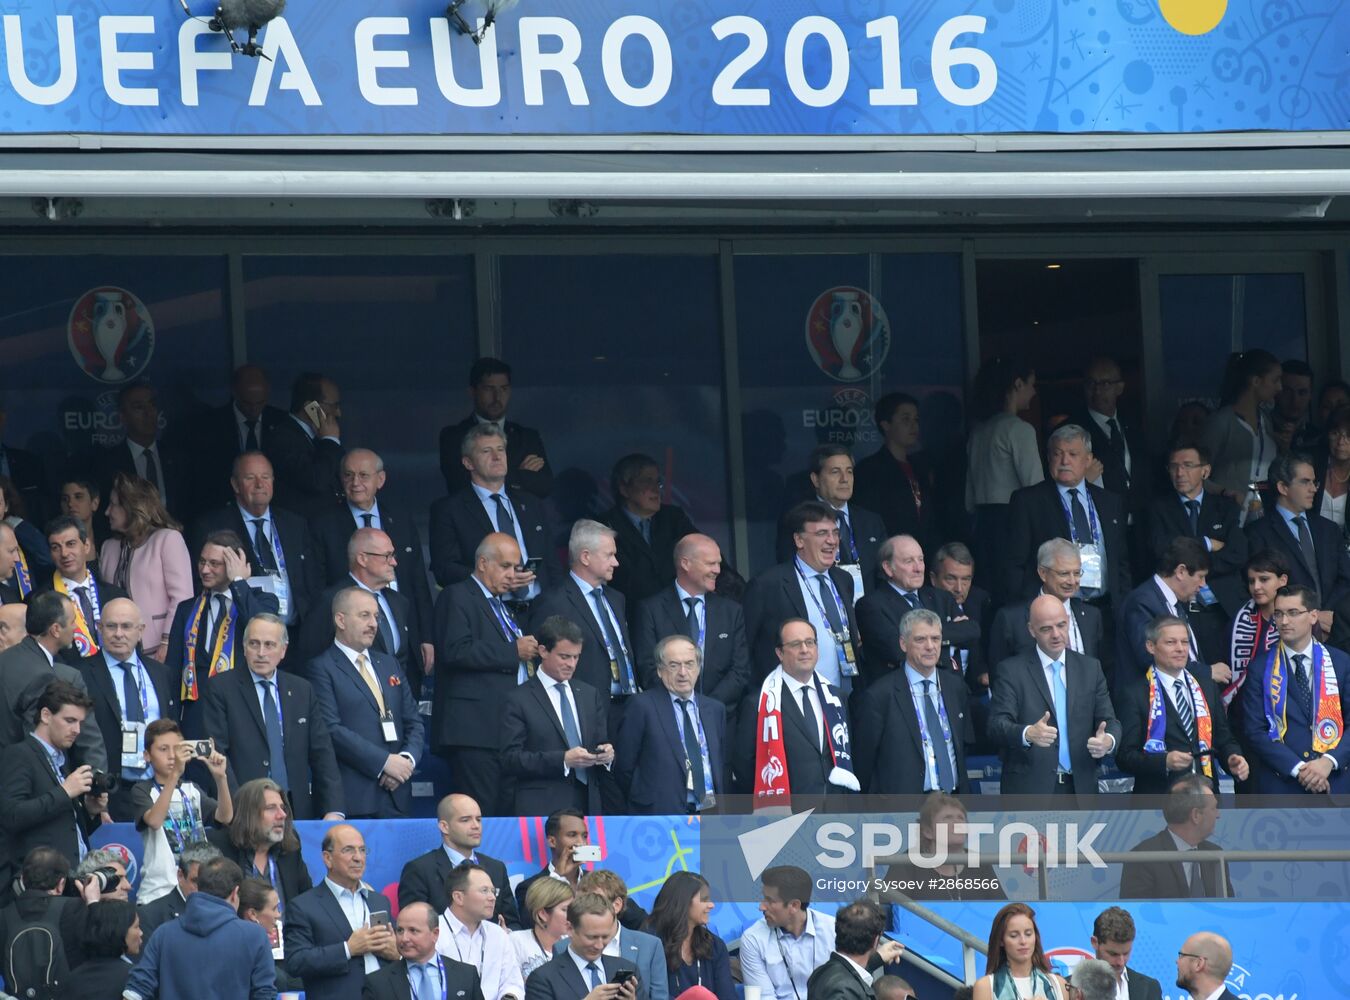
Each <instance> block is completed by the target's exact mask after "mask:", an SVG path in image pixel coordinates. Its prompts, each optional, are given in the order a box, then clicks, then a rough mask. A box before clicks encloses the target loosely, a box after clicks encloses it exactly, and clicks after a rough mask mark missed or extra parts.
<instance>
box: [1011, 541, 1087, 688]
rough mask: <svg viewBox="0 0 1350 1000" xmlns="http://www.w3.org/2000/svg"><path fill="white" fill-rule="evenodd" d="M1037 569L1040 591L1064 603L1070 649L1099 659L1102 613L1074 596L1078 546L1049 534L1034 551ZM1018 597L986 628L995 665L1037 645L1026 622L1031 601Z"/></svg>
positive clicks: (1078, 568) (1079, 576)
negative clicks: (1018, 598) (1050, 536)
mask: <svg viewBox="0 0 1350 1000" xmlns="http://www.w3.org/2000/svg"><path fill="white" fill-rule="evenodd" d="M1036 572H1037V574H1039V576H1040V579H1041V589H1040V593H1038V594H1037V595H1036V596H1037V597H1040V596H1041V595H1043V594H1049V595H1050V596H1051V597H1053V598H1055V599H1056V600H1058V601H1059V602H1060V603H1061V604H1063V605H1064V608H1065V611H1066V613H1067V614H1068V619H1069V647H1068V648H1069V649H1072V650H1073V651H1074V652H1075V653H1082V654H1083V655H1084V656H1090V657H1092V658H1093V659H1096V660H1100V659H1102V655H1103V653H1104V652H1105V650H1103V649H1102V613H1101V612H1100V611H1099V610H1098V609H1097V608H1096V607H1095V606H1094V605H1091V604H1089V603H1087V602H1086V601H1085V600H1083V599H1082V598H1081V597H1077V596H1076V595H1077V593H1078V583H1079V581H1080V580H1081V579H1082V578H1083V564H1082V560H1081V558H1080V556H1079V552H1078V546H1076V545H1074V544H1073V543H1072V542H1070V541H1069V540H1068V539H1066V538H1052V539H1050V540H1049V541H1047V542H1042V543H1041V547H1040V548H1039V549H1038V550H1037V552H1036ZM1034 599H1035V598H1032V599H1029V600H1025V601H1018V602H1017V603H1016V604H1009V605H1007V606H1006V607H1002V608H999V609H998V614H996V615H995V616H994V625H993V628H991V629H990V630H989V663H990V664H991V665H995V666H996V665H997V664H999V663H1002V662H1003V661H1004V660H1006V659H1008V658H1009V657H1011V656H1017V655H1018V654H1019V653H1029V652H1031V650H1032V649H1034V648H1035V646H1036V640H1035V639H1034V638H1033V637H1032V634H1031V630H1030V629H1029V628H1028V627H1027V624H1028V623H1029V622H1030V620H1031V601H1032V600H1034Z"/></svg>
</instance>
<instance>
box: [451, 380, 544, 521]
mask: <svg viewBox="0 0 1350 1000" xmlns="http://www.w3.org/2000/svg"><path fill="white" fill-rule="evenodd" d="M469 401H470V403H471V404H472V406H473V411H472V412H471V413H470V414H469V415H468V416H467V417H465V418H464V419H463V420H461V421H460V422H459V423H457V424H451V425H449V426H447V427H442V428H441V438H440V451H441V475H443V476H444V477H445V490H446V492H447V493H451V494H453V493H455V492H456V491H457V490H460V489H462V488H463V487H465V486H467V485H468V481H469V477H468V475H467V474H466V472H465V470H464V466H463V465H462V464H461V463H460V442H461V441H462V440H463V438H464V435H465V433H466V432H467V431H468V430H469V428H471V427H473V426H474V425H475V424H495V425H496V427H497V429H498V430H499V431H501V432H502V433H503V434H505V435H506V441H507V449H508V450H507V458H508V460H509V463H510V465H509V469H508V472H507V475H506V481H507V483H508V484H509V485H511V486H519V487H520V488H522V489H525V490H528V491H529V492H530V493H533V494H534V495H535V496H537V497H547V496H548V495H549V491H550V490H552V489H553V470H552V469H550V468H549V465H548V454H547V453H546V452H545V451H544V441H543V438H541V437H540V436H539V432H538V431H536V430H534V429H533V428H530V427H522V426H521V425H520V424H517V423H514V422H512V421H510V420H507V419H506V408H507V407H508V406H509V405H510V403H511V366H510V365H508V364H507V363H506V362H505V361H501V360H498V359H497V358H479V359H478V360H477V361H475V362H474V363H473V366H472V367H471V368H470V369H469Z"/></svg>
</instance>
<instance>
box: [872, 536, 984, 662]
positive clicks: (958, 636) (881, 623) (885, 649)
mask: <svg viewBox="0 0 1350 1000" xmlns="http://www.w3.org/2000/svg"><path fill="white" fill-rule="evenodd" d="M879 554H880V556H881V573H882V577H881V578H882V580H883V581H884V582H883V583H879V584H878V585H877V586H876V587H874V588H873V589H872V590H871V591H869V592H868V593H867V594H866V595H864V597H863V599H862V600H860V601H859V602H858V607H857V611H858V628H859V629H861V630H862V636H863V664H864V666H865V667H866V670H865V673H864V676H865V677H866V678H867V683H868V684H869V685H871V684H872V683H874V682H876V681H878V680H880V679H881V678H882V677H885V676H887V675H888V674H890V673H891V672H892V671H894V670H897V669H899V668H900V667H901V666H902V665H903V664H904V658H903V656H902V654H901V652H900V646H899V643H898V641H897V640H898V639H899V637H900V620H901V619H902V618H904V617H905V615H907V614H909V612H911V611H914V610H916V609H919V608H926V609H927V610H929V611H932V612H933V613H934V614H936V615H937V616H938V620H939V621H940V622H942V643H943V648H942V660H941V664H940V666H941V669H942V671H943V672H944V673H959V671H960V667H959V658H958V662H957V663H953V662H952V658H951V649H950V647H951V646H952V645H954V644H960V645H969V644H971V643H977V642H979V639H980V623H979V622H977V621H972V620H971V619H970V618H968V617H966V616H965V615H962V614H960V612H958V611H957V610H956V601H955V600H953V599H952V595H951V594H949V593H947V592H946V591H945V590H941V589H939V588H937V587H933V586H930V585H929V584H928V583H927V582H926V576H925V567H924V561H923V548H922V547H921V546H920V545H919V543H918V541H917V540H916V539H914V538H911V537H910V536H909V535H896V536H895V537H894V538H888V539H886V541H885V542H884V543H882V546H881V551H880V553H879Z"/></svg>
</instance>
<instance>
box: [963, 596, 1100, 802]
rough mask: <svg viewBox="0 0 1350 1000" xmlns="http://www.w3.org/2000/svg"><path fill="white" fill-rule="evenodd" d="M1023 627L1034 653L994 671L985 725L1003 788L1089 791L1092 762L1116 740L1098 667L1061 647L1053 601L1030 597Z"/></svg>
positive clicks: (1065, 620)
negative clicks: (997, 752) (997, 750)
mask: <svg viewBox="0 0 1350 1000" xmlns="http://www.w3.org/2000/svg"><path fill="white" fill-rule="evenodd" d="M1028 627H1029V628H1030V629H1031V631H1032V635H1033V636H1034V637H1035V640H1036V648H1035V650H1033V651H1032V652H1031V653H1022V654H1020V655H1018V656H1015V657H1013V658H1012V659H1009V660H1004V661H1003V662H1002V663H1000V664H999V665H998V666H997V667H996V668H995V669H994V689H993V700H992V704H991V705H990V709H989V729H990V737H991V739H992V741H993V742H994V743H996V744H998V745H999V746H1001V747H1002V751H1001V753H1002V755H1003V783H1002V792H1003V794H1005V795H1051V794H1077V795H1096V794H1097V767H1098V763H1097V762H1098V761H1100V760H1101V759H1102V758H1103V757H1105V756H1106V755H1107V754H1108V753H1111V752H1112V751H1114V750H1115V748H1116V747H1117V746H1119V745H1120V723H1119V722H1117V721H1116V716H1115V710H1114V709H1113V708H1112V707H1111V698H1110V696H1109V695H1108V694H1107V691H1106V678H1105V677H1103V676H1102V668H1101V664H1099V663H1098V662H1097V661H1096V660H1094V659H1091V658H1089V657H1086V656H1081V655H1079V654H1078V653H1075V652H1073V651H1072V650H1070V649H1068V648H1067V647H1068V641H1069V616H1068V613H1067V612H1066V611H1065V610H1064V605H1063V603H1061V602H1060V601H1059V599H1058V598H1054V597H1049V596H1042V597H1038V598H1036V600H1034V601H1032V603H1031V621H1030V623H1029V626H1028Z"/></svg>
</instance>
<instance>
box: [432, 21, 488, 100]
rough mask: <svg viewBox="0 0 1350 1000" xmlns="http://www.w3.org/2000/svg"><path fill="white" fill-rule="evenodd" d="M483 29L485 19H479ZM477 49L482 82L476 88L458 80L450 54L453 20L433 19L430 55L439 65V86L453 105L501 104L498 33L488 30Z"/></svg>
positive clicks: (479, 24) (437, 78) (434, 62)
mask: <svg viewBox="0 0 1350 1000" xmlns="http://www.w3.org/2000/svg"><path fill="white" fill-rule="evenodd" d="M482 29H483V18H481V17H480V18H479V19H478V30H479V31H482ZM475 48H477V49H478V69H479V73H480V75H481V77H482V80H483V85H482V86H481V87H478V88H477V89H471V88H469V87H463V86H461V85H460V83H459V81H458V80H456V79H455V64H454V58H453V56H452V54H451V45H450V22H449V21H447V20H446V19H445V18H444V17H433V18H432V19H431V58H432V63H433V65H434V66H435V67H436V85H437V86H439V87H440V88H441V93H442V94H444V95H445V99H446V100H447V101H449V102H450V103H451V104H458V105H459V106H460V107H462V108H490V107H492V106H493V105H496V104H500V103H501V99H502V79H501V74H500V72H499V71H498V69H497V32H496V30H493V31H489V32H487V34H485V35H484V36H483V43H482V44H481V45H477V46H475Z"/></svg>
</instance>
